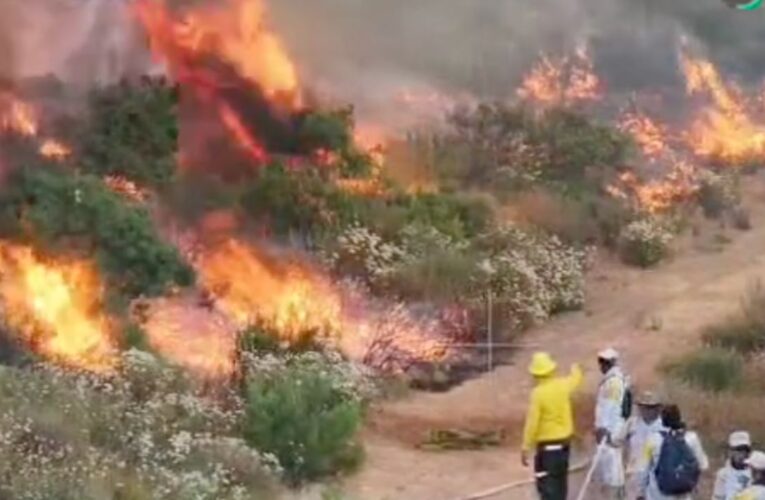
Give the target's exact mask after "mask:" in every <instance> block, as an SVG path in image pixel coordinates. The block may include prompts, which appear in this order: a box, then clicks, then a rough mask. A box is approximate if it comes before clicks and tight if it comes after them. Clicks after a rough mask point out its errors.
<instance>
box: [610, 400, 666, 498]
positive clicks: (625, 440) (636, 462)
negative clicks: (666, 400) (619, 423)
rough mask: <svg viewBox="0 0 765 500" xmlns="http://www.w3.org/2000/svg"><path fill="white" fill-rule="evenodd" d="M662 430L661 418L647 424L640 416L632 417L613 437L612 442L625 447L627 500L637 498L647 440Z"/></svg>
mask: <svg viewBox="0 0 765 500" xmlns="http://www.w3.org/2000/svg"><path fill="white" fill-rule="evenodd" d="M662 429H663V427H662V424H661V418H656V419H655V420H654V421H653V422H650V423H648V422H646V421H645V420H643V419H642V418H641V417H640V415H633V416H631V417H630V418H629V420H627V423H626V424H625V425H624V426H623V427H622V431H621V432H619V433H618V434H617V435H616V436H615V439H614V440H615V441H616V442H617V443H618V444H620V445H626V452H627V453H626V455H627V470H626V482H627V498H628V499H634V498H635V497H636V496H637V491H638V478H639V477H640V476H639V472H640V471H641V470H642V469H643V468H645V461H646V454H645V445H646V443H647V442H648V438H650V437H651V435H653V434H656V433H658V432H660V431H661V430H662Z"/></svg>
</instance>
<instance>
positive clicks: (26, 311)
mask: <svg viewBox="0 0 765 500" xmlns="http://www.w3.org/2000/svg"><path fill="white" fill-rule="evenodd" d="M0 269H2V270H1V271H0V304H2V309H3V316H4V318H5V321H6V322H7V325H8V326H9V327H10V328H11V329H13V330H14V331H16V332H18V333H19V334H20V335H21V336H22V337H23V339H24V340H25V341H26V342H27V343H29V344H30V347H31V348H32V349H33V350H35V351H36V352H37V353H38V354H41V355H43V356H45V357H48V358H51V359H53V360H55V361H58V362H61V363H62V364H65V365H67V366H72V367H77V368H83V369H87V370H92V371H96V372H107V371H110V370H111V369H112V368H114V366H115V360H116V357H115V346H114V343H113V339H112V337H111V334H110V331H111V329H110V324H109V320H108V318H107V317H106V316H105V315H104V314H103V313H101V312H99V306H100V304H101V301H102V286H101V283H100V280H99V277H98V274H97V272H96V270H95V267H94V266H93V264H92V263H90V262H88V261H78V260H72V261H47V260H43V259H42V258H40V257H39V256H38V255H36V254H35V252H34V251H33V250H32V248H30V247H27V246H22V245H16V244H12V243H7V242H3V243H1V244H0Z"/></svg>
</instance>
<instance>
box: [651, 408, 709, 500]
mask: <svg viewBox="0 0 765 500" xmlns="http://www.w3.org/2000/svg"><path fill="white" fill-rule="evenodd" d="M661 421H662V425H663V429H662V430H661V432H659V433H658V434H653V435H651V436H650V437H649V438H648V442H647V443H646V446H645V449H644V452H645V465H646V466H645V467H644V468H643V469H642V470H641V471H640V472H639V475H640V479H639V483H638V488H639V489H638V497H637V498H638V500H691V499H692V498H693V493H694V492H695V491H696V487H697V486H698V482H699V478H700V476H701V473H702V472H703V471H705V470H707V469H708V468H709V459H708V458H707V455H706V453H705V452H704V448H703V447H702V445H701V440H700V439H699V436H698V434H696V433H695V432H693V431H690V430H688V429H687V428H686V425H685V423H684V422H683V419H682V415H681V414H680V409H679V408H678V407H677V405H667V406H665V407H664V408H663V409H662V411H661Z"/></svg>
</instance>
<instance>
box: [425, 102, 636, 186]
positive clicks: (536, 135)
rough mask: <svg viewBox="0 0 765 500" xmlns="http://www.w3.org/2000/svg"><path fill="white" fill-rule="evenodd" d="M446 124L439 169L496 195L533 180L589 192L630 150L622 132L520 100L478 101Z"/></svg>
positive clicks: (447, 174) (463, 182)
mask: <svg viewBox="0 0 765 500" xmlns="http://www.w3.org/2000/svg"><path fill="white" fill-rule="evenodd" d="M452 125H453V127H454V133H453V134H452V136H451V137H449V138H448V139H447V140H446V141H445V143H444V144H443V145H442V148H441V149H442V152H441V154H440V156H441V159H442V161H441V162H439V163H437V166H439V170H440V171H441V173H442V174H445V175H446V177H447V181H448V178H449V177H457V179H458V181H459V182H457V184H465V185H473V186H479V187H483V188H486V189H489V190H490V191H492V192H494V193H496V194H498V195H499V196H501V197H503V196H505V195H507V194H508V193H510V192H513V191H518V190H522V189H526V188H528V187H529V186H531V185H537V184H539V183H545V184H550V185H553V186H556V187H557V188H559V189H562V190H563V191H564V192H569V191H573V192H580V191H582V190H585V191H592V192H595V191H597V190H598V189H599V187H600V185H601V182H600V181H601V179H602V178H603V176H604V173H605V172H609V171H612V170H613V169H614V167H617V166H618V165H619V164H621V163H622V162H623V161H624V160H625V158H626V157H627V156H628V154H629V153H630V151H631V142H630V140H629V139H628V137H627V136H625V135H624V134H622V133H621V132H619V131H617V130H616V129H614V128H612V127H609V126H605V125H600V124H598V123H595V122H593V121H592V120H591V119H590V118H588V117H585V116H583V115H580V114H577V113H574V112H572V111H570V110H563V109H552V110H548V111H545V112H544V113H542V114H541V115H536V114H535V113H534V112H533V111H531V110H529V109H527V108H524V107H522V106H509V105H507V104H501V103H500V104H483V105H480V106H478V107H477V108H475V109H471V110H463V111H460V112H458V113H457V114H455V115H454V116H453V117H452Z"/></svg>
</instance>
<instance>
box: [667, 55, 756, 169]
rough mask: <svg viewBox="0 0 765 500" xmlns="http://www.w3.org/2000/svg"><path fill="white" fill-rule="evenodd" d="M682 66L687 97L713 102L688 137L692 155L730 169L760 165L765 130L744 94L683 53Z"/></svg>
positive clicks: (707, 64)
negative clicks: (755, 117) (753, 164)
mask: <svg viewBox="0 0 765 500" xmlns="http://www.w3.org/2000/svg"><path fill="white" fill-rule="evenodd" d="M680 63H681V69H682V71H683V74H684V75H685V78H686V89H687V91H688V93H689V94H691V95H694V94H701V95H705V96H707V97H708V98H709V100H710V101H711V103H710V105H709V106H707V107H705V108H704V109H703V110H701V112H700V113H699V115H698V117H697V118H696V120H695V122H694V123H693V124H692V126H691V129H690V131H689V132H688V134H687V140H688V143H689V145H690V147H691V149H692V150H693V152H694V153H695V154H697V155H698V156H700V157H702V158H706V159H711V160H717V161H722V162H724V163H726V164H730V165H740V164H743V163H749V162H752V161H761V160H762V158H763V155H765V126H763V124H762V123H757V122H756V121H755V119H754V118H753V117H752V116H751V114H750V113H749V112H748V104H747V100H746V99H745V97H744V96H743V94H742V92H741V90H740V89H738V88H737V87H736V86H735V85H733V84H730V83H727V82H725V81H724V80H723V78H722V77H721V76H720V73H719V72H718V71H717V68H716V67H715V66H714V64H712V63H711V62H710V61H707V60H705V59H702V58H698V57H693V56H692V55H690V54H689V53H688V52H687V51H683V52H682V53H681V54H680Z"/></svg>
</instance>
